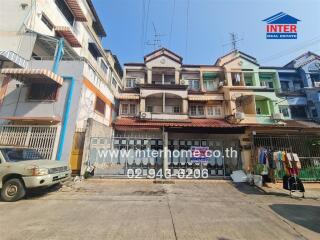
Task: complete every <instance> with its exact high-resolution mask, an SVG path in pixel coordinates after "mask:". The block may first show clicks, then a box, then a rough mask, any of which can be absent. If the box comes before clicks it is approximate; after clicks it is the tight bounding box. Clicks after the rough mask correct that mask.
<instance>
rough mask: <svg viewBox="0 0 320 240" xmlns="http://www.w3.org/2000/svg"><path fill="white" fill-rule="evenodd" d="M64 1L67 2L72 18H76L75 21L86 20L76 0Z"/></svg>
mask: <svg viewBox="0 0 320 240" xmlns="http://www.w3.org/2000/svg"><path fill="white" fill-rule="evenodd" d="M65 1H66V3H67V4H68V6H69V8H70V10H71V12H72V14H73V16H74V18H75V19H76V21H78V22H87V18H86V16H85V15H84V13H83V11H82V9H81V7H80V5H79V3H78V0H65Z"/></svg>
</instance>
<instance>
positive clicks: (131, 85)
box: [126, 77, 136, 88]
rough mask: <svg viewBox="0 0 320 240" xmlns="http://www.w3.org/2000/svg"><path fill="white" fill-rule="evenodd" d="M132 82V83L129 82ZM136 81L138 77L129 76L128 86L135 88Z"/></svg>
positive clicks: (127, 79)
mask: <svg viewBox="0 0 320 240" xmlns="http://www.w3.org/2000/svg"><path fill="white" fill-rule="evenodd" d="M129 82H130V84H128V83H129ZM135 83H136V78H133V77H128V78H126V88H134V87H135V85H136V84H135Z"/></svg>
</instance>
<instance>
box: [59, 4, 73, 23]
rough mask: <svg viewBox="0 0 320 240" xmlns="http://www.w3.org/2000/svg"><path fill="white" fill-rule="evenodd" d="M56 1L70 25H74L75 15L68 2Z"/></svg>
mask: <svg viewBox="0 0 320 240" xmlns="http://www.w3.org/2000/svg"><path fill="white" fill-rule="evenodd" d="M55 2H56V5H57V6H58V8H59V9H60V11H61V13H62V14H63V16H64V17H65V18H66V19H67V21H68V22H69V23H70V25H71V26H73V23H74V16H73V14H72V12H71V10H70V9H69V6H68V5H67V4H66V2H65V0H55Z"/></svg>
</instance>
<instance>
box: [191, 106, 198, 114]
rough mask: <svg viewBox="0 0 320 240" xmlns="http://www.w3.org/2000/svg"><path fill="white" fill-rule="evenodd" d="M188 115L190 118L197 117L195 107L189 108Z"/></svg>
mask: <svg viewBox="0 0 320 240" xmlns="http://www.w3.org/2000/svg"><path fill="white" fill-rule="evenodd" d="M190 115H191V116H195V115H197V106H190Z"/></svg>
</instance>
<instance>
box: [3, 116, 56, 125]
mask: <svg viewBox="0 0 320 240" xmlns="http://www.w3.org/2000/svg"><path fill="white" fill-rule="evenodd" d="M0 119H1V120H9V121H14V122H33V123H52V124H57V123H59V122H61V119H60V117H56V116H53V117H13V116H8V117H0Z"/></svg>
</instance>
